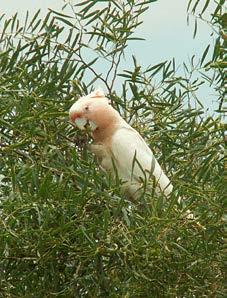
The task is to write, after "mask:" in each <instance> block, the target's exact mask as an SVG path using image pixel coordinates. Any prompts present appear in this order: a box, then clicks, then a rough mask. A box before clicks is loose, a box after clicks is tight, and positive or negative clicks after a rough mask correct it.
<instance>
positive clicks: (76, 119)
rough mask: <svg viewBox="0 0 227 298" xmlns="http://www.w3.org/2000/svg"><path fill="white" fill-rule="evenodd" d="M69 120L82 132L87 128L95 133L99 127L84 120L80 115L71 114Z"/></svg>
mask: <svg viewBox="0 0 227 298" xmlns="http://www.w3.org/2000/svg"><path fill="white" fill-rule="evenodd" d="M69 118H70V120H71V122H72V123H74V124H75V125H76V126H77V127H78V128H79V129H80V130H85V129H86V128H90V129H91V130H92V131H94V130H95V129H96V128H97V125H96V124H95V123H94V122H93V121H90V120H88V119H86V118H82V117H81V115H80V114H79V113H75V112H71V113H69Z"/></svg>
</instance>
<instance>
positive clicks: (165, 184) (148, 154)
mask: <svg viewBox="0 0 227 298" xmlns="http://www.w3.org/2000/svg"><path fill="white" fill-rule="evenodd" d="M111 150H112V153H113V156H114V157H115V160H116V161H117V162H116V167H117V170H118V175H119V177H120V178H121V179H122V180H125V181H131V182H132V183H133V188H135V184H136V183H137V184H139V183H140V182H141V179H147V180H149V179H150V178H151V176H154V177H155V179H156V182H157V184H158V185H159V188H160V190H161V191H163V192H164V193H165V194H166V195H169V194H170V193H171V191H172V185H171V183H170V180H169V179H168V177H167V176H166V175H165V174H164V172H163V171H162V169H161V167H160V165H159V163H158V161H157V160H156V159H155V157H154V155H153V152H152V151H151V149H150V148H149V147H148V146H147V144H146V143H145V141H144V139H143V138H142V137H141V136H140V134H139V133H138V132H137V131H135V130H134V129H133V128H132V127H131V126H129V125H128V124H127V123H126V124H125V125H124V126H123V127H121V128H119V129H118V130H117V131H116V132H115V134H114V135H113V137H112V145H111Z"/></svg>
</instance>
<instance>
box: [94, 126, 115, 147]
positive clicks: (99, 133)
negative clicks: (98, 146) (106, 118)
mask: <svg viewBox="0 0 227 298" xmlns="http://www.w3.org/2000/svg"><path fill="white" fill-rule="evenodd" d="M116 130H117V125H116V124H111V125H108V126H106V127H105V128H99V127H98V128H97V129H95V130H94V131H93V139H94V141H95V143H103V144H107V143H109V142H110V140H111V138H112V136H113V134H114V133H115V131H116Z"/></svg>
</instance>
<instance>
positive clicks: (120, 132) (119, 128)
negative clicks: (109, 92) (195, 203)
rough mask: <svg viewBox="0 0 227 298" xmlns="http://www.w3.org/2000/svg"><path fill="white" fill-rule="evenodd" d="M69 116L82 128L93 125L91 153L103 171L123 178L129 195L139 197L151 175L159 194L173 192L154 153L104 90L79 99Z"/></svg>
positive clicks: (123, 184) (124, 186)
mask: <svg viewBox="0 0 227 298" xmlns="http://www.w3.org/2000/svg"><path fill="white" fill-rule="evenodd" d="M69 117H70V120H71V121H72V122H73V123H75V125H76V126H77V127H78V128H79V129H81V130H84V129H85V128H86V127H87V126H88V125H89V126H90V128H91V130H92V137H93V139H94V143H93V144H92V145H90V150H91V152H92V153H94V154H95V155H96V156H97V159H98V161H99V162H100V165H101V167H102V168H103V169H104V170H106V171H108V172H110V173H112V174H113V175H114V177H115V178H116V177H118V178H119V179H120V180H121V181H122V189H123V192H124V193H125V194H126V195H127V197H130V198H133V199H134V198H137V197H138V196H139V194H140V193H141V189H144V188H143V186H144V183H145V181H146V185H148V182H149V181H152V178H155V179H153V182H154V181H155V191H156V192H157V193H158V192H162V193H164V195H165V196H169V195H170V193H171V191H172V189H173V186H172V184H171V183H170V180H169V179H168V177H167V176H166V174H165V173H164V172H163V170H162V169H161V167H160V165H159V163H158V161H157V160H156V158H155V157H154V155H153V152H152V151H151V149H150V148H149V147H148V145H147V144H146V142H145V141H144V139H143V138H142V136H141V135H140V134H139V133H138V132H137V131H136V130H135V129H133V128H132V127H131V126H130V125H129V124H128V123H127V122H126V121H125V120H124V119H123V118H122V117H121V116H120V114H119V113H118V111H117V110H115V109H114V108H113V107H112V106H111V105H110V103H109V101H108V99H107V98H106V97H105V94H104V93H103V91H102V90H100V89H97V90H95V91H94V92H92V93H90V94H88V95H87V96H84V97H81V98H79V99H78V100H77V101H76V102H75V103H74V104H73V105H72V106H71V108H70V110H69ZM150 185H151V183H150ZM153 185H154V183H153Z"/></svg>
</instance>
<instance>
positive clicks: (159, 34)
mask: <svg viewBox="0 0 227 298" xmlns="http://www.w3.org/2000/svg"><path fill="white" fill-rule="evenodd" d="M72 2H73V1H72ZM187 3H188V1H187V0H158V1H157V2H153V3H151V4H150V9H149V10H148V11H147V12H146V13H145V15H144V18H143V20H144V23H143V25H142V26H141V27H140V29H139V30H138V31H137V36H141V37H143V38H145V39H146V41H144V42H142V43H141V42H133V43H131V44H130V46H129V48H128V50H127V55H129V56H131V55H132V54H133V55H135V56H136V57H137V60H138V62H139V63H140V64H141V65H144V66H148V65H154V64H157V63H159V62H161V61H164V60H169V59H172V58H175V59H176V64H177V65H178V66H180V65H181V64H182V63H183V62H188V61H189V58H190V57H191V56H192V55H194V54H195V55H196V56H197V57H200V56H201V54H202V53H203V51H204V49H205V47H206V46H207V45H208V44H209V43H211V42H213V41H212V38H211V37H210V34H211V28H210V27H209V25H208V24H207V23H205V22H201V21H200V22H199V25H198V34H197V36H196V38H195V39H193V29H194V17H191V22H190V23H191V25H190V26H188V25H187V13H186V7H187ZM63 4H64V2H63V0H45V1H38V0H32V1H31V0H17V1H16V0H7V1H0V14H1V15H2V14H3V13H5V14H6V15H7V16H8V17H10V16H12V15H13V14H14V13H16V12H18V14H19V16H20V17H23V16H25V14H26V11H27V10H28V11H29V12H30V13H31V15H32V14H33V13H35V12H36V11H37V10H38V9H39V8H41V9H42V15H45V14H46V12H47V10H48V8H52V9H54V10H60V9H61V7H62V6H63ZM211 8H212V7H211ZM210 11H211V10H210ZM208 15H209V10H208ZM206 88H208V87H206ZM202 92H204V94H206V95H207V97H208V98H209V100H208V101H207V104H206V103H205V105H206V106H208V107H212V109H213V102H214V100H215V99H216V96H215V94H214V92H213V90H212V89H209V90H208V89H206V90H205V89H204V91H202ZM212 93H213V94H212Z"/></svg>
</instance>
